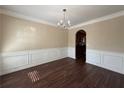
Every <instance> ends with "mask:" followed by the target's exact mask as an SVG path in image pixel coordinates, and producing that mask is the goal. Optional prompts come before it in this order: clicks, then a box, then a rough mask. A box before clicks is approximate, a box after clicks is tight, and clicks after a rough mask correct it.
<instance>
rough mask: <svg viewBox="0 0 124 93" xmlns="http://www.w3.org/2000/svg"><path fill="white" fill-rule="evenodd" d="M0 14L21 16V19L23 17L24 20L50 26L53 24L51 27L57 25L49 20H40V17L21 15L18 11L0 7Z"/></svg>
mask: <svg viewBox="0 0 124 93" xmlns="http://www.w3.org/2000/svg"><path fill="white" fill-rule="evenodd" d="M0 14H5V15H8V16H13V17H16V18H21V19H25V20H29V21H33V22H38V23H42V24H46V25H50V26H53V27H57V25H56V24H53V23H50V22H47V21H44V20H41V19H38V18H34V17H31V16H26V15H23V14H20V13H16V12H13V11H10V10H6V9H0Z"/></svg>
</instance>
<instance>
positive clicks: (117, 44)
mask: <svg viewBox="0 0 124 93" xmlns="http://www.w3.org/2000/svg"><path fill="white" fill-rule="evenodd" d="M80 29H83V30H85V31H86V33H87V45H88V46H87V48H89V49H96V50H102V51H112V52H124V42H123V40H124V16H121V17H118V18H114V19H110V20H106V21H102V22H97V23H93V24H89V25H85V26H82V27H80V28H76V29H72V30H70V31H69V37H68V46H69V47H74V46H75V33H76V32H77V31H78V30H80Z"/></svg>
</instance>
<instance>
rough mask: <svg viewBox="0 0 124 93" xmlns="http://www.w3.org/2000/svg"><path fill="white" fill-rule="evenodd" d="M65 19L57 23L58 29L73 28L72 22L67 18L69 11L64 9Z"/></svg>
mask: <svg viewBox="0 0 124 93" xmlns="http://www.w3.org/2000/svg"><path fill="white" fill-rule="evenodd" d="M62 11H63V18H62V19H61V20H60V21H59V22H58V23H57V25H58V27H62V28H64V29H68V28H69V27H70V26H71V23H70V20H69V19H68V16H67V9H63V10H62Z"/></svg>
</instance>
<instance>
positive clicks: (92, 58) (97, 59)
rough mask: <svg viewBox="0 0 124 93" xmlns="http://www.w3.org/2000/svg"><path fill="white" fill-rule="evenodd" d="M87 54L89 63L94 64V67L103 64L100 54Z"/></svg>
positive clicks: (92, 52) (88, 52) (90, 52)
mask: <svg viewBox="0 0 124 93" xmlns="http://www.w3.org/2000/svg"><path fill="white" fill-rule="evenodd" d="M86 54H87V56H86V61H87V62H89V63H91V64H94V65H100V64H101V55H100V53H99V52H94V51H88V50H87V53H86Z"/></svg>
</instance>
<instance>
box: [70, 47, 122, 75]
mask: <svg viewBox="0 0 124 93" xmlns="http://www.w3.org/2000/svg"><path fill="white" fill-rule="evenodd" d="M68 57H71V58H74V59H75V48H74V47H68ZM86 62H87V63H90V64H93V65H96V66H99V67H102V68H105V69H109V70H112V71H115V72H118V73H121V74H124V54H123V53H115V52H105V51H98V50H93V49H87V50H86Z"/></svg>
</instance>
